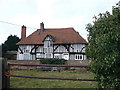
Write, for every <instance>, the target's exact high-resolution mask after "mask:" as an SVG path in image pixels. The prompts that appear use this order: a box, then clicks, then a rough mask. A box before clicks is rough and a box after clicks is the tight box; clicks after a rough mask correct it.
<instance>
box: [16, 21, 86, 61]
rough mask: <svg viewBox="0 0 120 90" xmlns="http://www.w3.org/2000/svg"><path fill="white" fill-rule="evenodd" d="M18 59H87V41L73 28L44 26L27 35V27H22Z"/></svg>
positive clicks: (41, 24) (41, 25) (42, 24)
mask: <svg viewBox="0 0 120 90" xmlns="http://www.w3.org/2000/svg"><path fill="white" fill-rule="evenodd" d="M17 45H18V53H17V60H39V59H41V58H63V59H66V60H86V55H85V47H86V45H87V42H86V40H85V39H84V38H82V37H81V35H80V34H79V33H78V32H76V31H75V30H74V29H73V28H50V29H47V28H44V23H40V29H37V30H36V31H35V32H33V33H32V34H30V35H29V36H28V37H26V27H25V26H22V28H21V41H20V42H18V43H17Z"/></svg>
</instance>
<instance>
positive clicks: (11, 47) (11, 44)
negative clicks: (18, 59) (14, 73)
mask: <svg viewBox="0 0 120 90" xmlns="http://www.w3.org/2000/svg"><path fill="white" fill-rule="evenodd" d="M19 41H20V39H19V38H18V37H17V36H16V35H14V36H12V35H10V36H8V38H7V40H6V41H5V42H4V43H3V44H2V57H5V58H7V57H6V56H7V55H6V52H7V51H16V50H17V49H18V47H17V46H16V43H17V42H19Z"/></svg>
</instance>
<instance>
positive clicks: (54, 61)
mask: <svg viewBox="0 0 120 90" xmlns="http://www.w3.org/2000/svg"><path fill="white" fill-rule="evenodd" d="M65 62H66V60H65V59H58V58H42V59H41V60H40V63H41V64H65Z"/></svg>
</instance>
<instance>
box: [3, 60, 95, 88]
mask: <svg viewBox="0 0 120 90" xmlns="http://www.w3.org/2000/svg"><path fill="white" fill-rule="evenodd" d="M15 66H19V67H38V66H39V67H41V66H47V67H75V68H87V67H88V66H80V65H50V64H49V65H48V64H23V63H22V64H17V63H7V61H6V60H2V88H10V77H21V78H35V79H53V80H72V81H96V80H94V79H76V78H59V77H38V76H22V75H12V74H11V72H10V71H11V68H12V67H15Z"/></svg>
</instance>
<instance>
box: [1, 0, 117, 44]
mask: <svg viewBox="0 0 120 90" xmlns="http://www.w3.org/2000/svg"><path fill="white" fill-rule="evenodd" d="M118 2H119V0H0V44H1V43H4V41H5V40H7V37H8V36H9V35H17V36H18V37H19V38H21V26H22V25H25V26H26V27H27V36H28V35H30V34H31V33H32V32H34V31H36V30H37V29H39V28H40V23H41V22H43V23H44V26H45V28H68V27H73V28H74V29H75V30H76V31H77V32H79V34H80V35H81V36H82V37H83V38H84V39H86V40H87V35H88V32H87V31H86V29H85V28H86V25H87V24H88V23H91V22H92V21H93V17H94V16H97V15H98V14H99V13H105V12H106V11H109V12H112V6H115V5H116V3H118Z"/></svg>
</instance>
